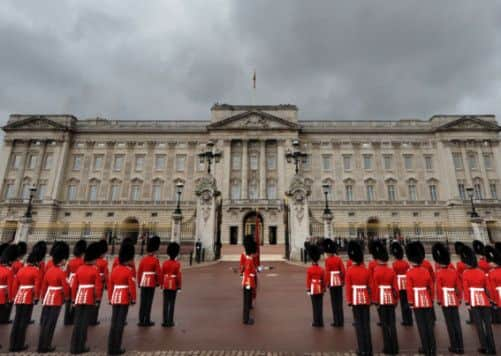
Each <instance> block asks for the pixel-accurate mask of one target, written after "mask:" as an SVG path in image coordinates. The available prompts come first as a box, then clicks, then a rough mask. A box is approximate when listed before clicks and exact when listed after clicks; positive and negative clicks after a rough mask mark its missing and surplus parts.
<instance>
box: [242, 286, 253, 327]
mask: <svg viewBox="0 0 501 356" xmlns="http://www.w3.org/2000/svg"><path fill="white" fill-rule="evenodd" d="M243 291H244V323H248V322H249V319H250V309H251V306H252V288H250V289H247V288H245V287H244V288H243Z"/></svg>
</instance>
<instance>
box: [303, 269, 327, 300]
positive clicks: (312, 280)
mask: <svg viewBox="0 0 501 356" xmlns="http://www.w3.org/2000/svg"><path fill="white" fill-rule="evenodd" d="M324 278H325V272H324V269H323V268H322V267H320V266H319V265H318V264H317V263H314V264H312V265H311V266H310V268H308V270H307V271H306V290H307V291H308V292H309V293H310V294H311V295H316V294H323V293H324V290H325V283H324Z"/></svg>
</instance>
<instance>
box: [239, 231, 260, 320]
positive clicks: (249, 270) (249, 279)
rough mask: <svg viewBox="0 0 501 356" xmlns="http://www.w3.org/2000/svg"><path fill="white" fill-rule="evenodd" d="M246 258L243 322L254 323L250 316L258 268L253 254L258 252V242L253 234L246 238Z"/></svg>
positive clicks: (244, 263)
mask: <svg viewBox="0 0 501 356" xmlns="http://www.w3.org/2000/svg"><path fill="white" fill-rule="evenodd" d="M244 248H245V259H244V261H243V269H242V288H243V296H244V298H243V323H244V324H246V325H252V324H254V319H252V318H251V317H250V310H251V308H252V296H253V291H254V289H255V288H256V273H257V269H256V266H255V264H254V259H253V258H252V256H253V254H254V253H255V252H256V243H255V241H254V238H253V237H252V236H246V237H245V239H244Z"/></svg>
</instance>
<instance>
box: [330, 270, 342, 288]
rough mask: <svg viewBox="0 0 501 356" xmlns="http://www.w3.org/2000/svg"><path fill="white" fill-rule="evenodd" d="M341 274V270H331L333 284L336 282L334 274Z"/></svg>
mask: <svg viewBox="0 0 501 356" xmlns="http://www.w3.org/2000/svg"><path fill="white" fill-rule="evenodd" d="M336 274H341V272H340V271H331V285H333V284H334V275H336Z"/></svg>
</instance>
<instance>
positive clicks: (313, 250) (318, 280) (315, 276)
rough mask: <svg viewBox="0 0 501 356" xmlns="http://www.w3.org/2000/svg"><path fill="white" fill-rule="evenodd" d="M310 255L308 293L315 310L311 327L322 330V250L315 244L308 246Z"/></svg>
mask: <svg viewBox="0 0 501 356" xmlns="http://www.w3.org/2000/svg"><path fill="white" fill-rule="evenodd" d="M307 252H308V255H309V256H310V259H311V261H312V264H311V266H310V268H308V270H307V271H306V293H308V295H309V296H310V297H311V305H312V308H313V323H312V324H311V326H313V327H317V328H321V327H323V326H324V316H323V300H324V292H325V272H324V269H323V268H322V267H320V266H319V265H318V260H319V259H320V254H321V253H320V249H319V247H318V246H317V245H315V244H310V245H309V246H308V251H307Z"/></svg>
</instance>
